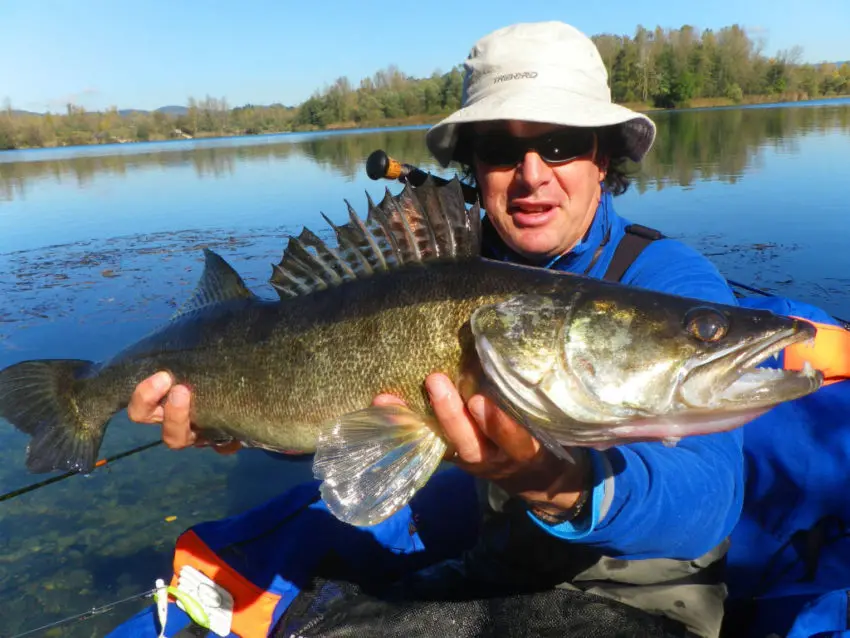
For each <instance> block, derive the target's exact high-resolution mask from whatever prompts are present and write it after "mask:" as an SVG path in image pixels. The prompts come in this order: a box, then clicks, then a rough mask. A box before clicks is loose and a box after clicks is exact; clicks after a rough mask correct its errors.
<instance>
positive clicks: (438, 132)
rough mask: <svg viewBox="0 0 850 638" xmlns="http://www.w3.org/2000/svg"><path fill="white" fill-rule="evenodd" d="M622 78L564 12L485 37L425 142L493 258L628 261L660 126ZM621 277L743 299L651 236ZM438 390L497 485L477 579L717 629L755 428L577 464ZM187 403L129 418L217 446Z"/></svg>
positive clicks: (431, 383) (436, 383) (434, 386)
mask: <svg viewBox="0 0 850 638" xmlns="http://www.w3.org/2000/svg"><path fill="white" fill-rule="evenodd" d="M607 79H608V78H607V72H606V70H605V67H604V65H603V62H602V60H601V58H600V56H599V53H598V51H597V49H596V47H595V45H594V44H593V42H592V41H591V40H590V39H589V38H587V37H586V36H585V35H584V34H582V33H580V32H579V31H577V30H576V29H574V28H573V27H571V26H569V25H566V24H563V23H558V22H547V23H539V24H518V25H514V26H510V27H507V28H504V29H499V30H497V31H495V32H494V33H491V34H490V35H488V36H486V37H484V38H483V39H481V40H480V41H479V42H478V43H476V45H475V46H474V47H473V49H472V51H471V53H470V56H469V58H468V59H467V61H466V76H465V82H464V94H463V100H462V107H461V108H460V109H459V110H458V111H457V112H455V113H453V114H452V115H450V116H449V117H447V118H446V119H444V120H443V121H441V122H440V123H438V124H437V125H436V126H434V127H433V128H432V129H431V130H430V131H429V132H428V134H427V137H426V142H427V144H428V147H429V149H430V150H431V152H432V153H433V154H434V156H435V157H436V158H437V160H438V161H440V163H441V164H442V165H444V166H447V165H448V164H449V163H450V162H451V161H452V160H454V161H458V162H460V163H461V164H463V165H465V166H467V167H468V172H469V174H470V175H471V176H472V177H474V180H475V183H476V185H477V188H478V189H479V190H480V193H481V198H482V205H483V207H484V208H485V210H486V213H487V215H486V219H485V224H484V226H485V236H486V246H485V253H486V254H487V256H490V257H493V258H497V259H504V260H509V261H516V262H521V263H526V264H531V265H535V266H539V267H543V268H555V269H559V270H565V271H570V272H576V273H581V274H586V275H589V276H591V277H603V276H605V275H606V272H608V271H609V267H611V266H612V265H615V266H616V265H619V264H617V263H615V259H614V255H615V251H616V249H617V246H618V245H619V242H620V241H621V240H622V239H623V237H624V236H625V234H626V226H627V225H628V222H626V220H624V219H623V218H621V217H620V216H619V215H618V214H617V213H616V212H615V210H614V206H613V197H614V196H615V195H617V194H620V193H622V192H624V191H625V188H626V187H627V185H628V180H627V178H626V176H625V173H624V172H623V170H622V165H623V163H624V162H625V160H626V159H631V160H633V161H636V162H639V161H640V160H641V159H642V158H643V156H644V155H645V154H646V153H647V152H648V151H649V149H650V148H651V146H652V143H653V141H654V138H655V126H654V124H653V123H652V121H651V120H650V119H649V118H647V117H646V116H644V115H641V114H638V113H636V112H633V111H630V110H628V109H625V108H623V107H620V106H617V105H614V104H612V103H611V99H610V90H609V87H608V84H607ZM620 280H621V281H622V282H623V283H626V284H630V285H634V286H640V287H645V288H651V289H656V290H661V291H664V292H669V293H673V294H679V295H683V296H690V297H696V298H703V299H707V300H711V301H717V302H723V303H729V304H734V303H736V302H735V297H734V295H733V294H732V292H731V290H730V289H729V288H728V286H727V284H726V282H725V280H724V279H723V278H722V277H721V275H720V274H719V273H718V272H717V270H716V268H715V267H714V266H713V265H712V264H711V263H710V262H709V261H708V260H706V259H705V258H703V257H702V256H700V255H699V254H697V253H696V252H694V251H693V250H691V249H690V248H688V247H687V246H685V245H684V244H681V243H679V242H676V241H673V240H669V239H662V240H658V241H655V242H653V243H652V244H650V245H649V246H647V247H646V248H645V249H644V250H643V252H642V253H640V254H639V255H638V256H637V257H636V258H635V259H634V261H633V263H631V264H630V265H629V266H628V268H626V269H625V272H624V273H622V276H621V277H620ZM425 384H426V389H427V391H428V393H429V396H430V399H431V403H432V406H433V408H434V412H435V414H436V417H437V419H438V420H439V422H440V424H441V426H442V427H443V430H444V433H445V435H446V437H447V439H448V440H449V441H450V443H451V444H452V446H453V448H454V449H455V450H456V451H457V454H456V457H455V458H453V462H454V463H455V464H456V465H457V466H459V467H460V468H462V469H463V470H465V471H466V472H468V473H469V474H472V475H473V476H475V477H477V478H479V479H481V485H482V486H483V487H484V488H485V491H484V492H482V498H481V499H480V503H481V506H482V509H483V510H484V517H485V521H486V525H485V527H484V530H485V531H484V533H483V534H482V539H481V541H480V542H479V544H478V545H477V546H476V548H475V549H474V550H473V551H472V552H471V553H470V554H469V556H467V560H465V561H464V568H463V569H465V570H466V574H467V576H469V577H470V578H480V579H482V580H488V581H494V580H495V581H499V580H502V581H503V582H506V583H507V582H518V581H526V580H527V581H546V582H547V583H550V584H551V585H560V586H562V587H570V588H577V589H583V590H585V591H589V592H592V593H596V594H599V595H601V596H604V597H608V598H613V599H615V600H619V601H621V602H625V603H626V604H628V605H632V606H634V607H638V608H640V609H644V610H647V611H650V612H652V613H661V614H664V615H666V616H667V617H669V618H671V619H673V620H675V621H677V622H679V623H680V624H681V626H683V627H687V628H688V629H689V630H690V631H692V632H693V633H695V634H697V635H702V636H716V635H718V633H719V630H720V622H721V618H722V604H723V598H724V595H725V588H724V586H723V584H722V582H721V579H720V578H718V577H717V576H716V574H715V573H714V570H715V569H716V567H717V566H718V565H719V562H718V561H719V559H720V558H722V556H723V554H724V552H725V544H724V539H725V538H726V537H727V536H728V534H729V533H730V532H731V530H732V528H733V527H734V525H735V523H736V521H737V520H738V516H739V514H740V510H741V505H742V494H743V457H742V451H741V447H742V434H741V432H740V430H737V431H732V432H725V433H718V434H712V435H707V436H697V437H690V438H686V439H684V440H682V441H681V442H680V443H679V444H678V445H677V446H676V447H673V448H667V447H665V446H663V445H662V444H660V443H635V444H630V445H624V446H621V447H618V448H614V449H611V450H608V451H606V452H596V451H586V452H583V453H579V451H576V453H575V456H576V458H577V462H576V463H575V464H574V465H568V466H565V465H564V464H562V463H561V462H559V461H558V460H557V459H556V458H555V457H554V455H552V454H551V453H550V452H548V451H547V450H545V449H544V448H542V447H541V446H540V444H539V443H538V442H537V441H536V439H534V438H532V437H531V436H530V435H529V434H528V432H527V431H526V430H525V429H524V428H522V427H521V426H519V425H518V424H516V423H515V422H514V421H512V420H511V419H510V418H508V417H507V416H506V415H505V414H504V413H502V412H501V411H499V410H498V409H497V408H496V407H495V406H494V405H493V404H491V403H489V402H488V401H487V400H486V399H485V398H484V397H482V396H474V397H472V398H470V399H469V401H468V402H466V403H464V401H463V400H462V399H461V397H460V394H459V393H458V390H457V388H455V386H454V384H453V383H452V382H451V380H450V379H448V378H447V377H445V376H444V375H441V374H434V375H431V376H430V377H428V378H427V379H426V380H425ZM165 396H168V401H167V402H166V404H165V407H161V406H160V400H161V399H162V398H163V397H165ZM190 399H191V398H190V396H189V393H188V391H187V390H186V389H185V388H183V387H180V386H175V387H171V380H170V378H169V377H168V376H167V375H165V374H160V375H155V376H154V377H151V378H150V379H148V380H147V381H145V382H143V383H141V384H140V385H139V387H138V388H137V390H136V392H135V393H134V395H133V398H132V401H131V403H130V406H129V409H128V412H129V415H130V418H131V419H133V420H135V421H139V422H146V423H157V422H159V423H162V427H163V440H164V441H165V442H166V444H167V445H169V446H170V447H173V448H180V447H186V446H188V445H193V444H194V445H203V444H204V442H203V441H199V440H198V437H197V434H196V433H195V432H194V431H193V430H192V428H191V425H190V422H189V405H190ZM393 401H398V399H397V398H395V397H392V396H389V395H382V396H379V397H376V398H375V402H376V403H387V402H393ZM237 448H238V444H237V445H235V446H229V447H227V448H224V449H222V450H220V451H223V452H232V451H235V449H237Z"/></svg>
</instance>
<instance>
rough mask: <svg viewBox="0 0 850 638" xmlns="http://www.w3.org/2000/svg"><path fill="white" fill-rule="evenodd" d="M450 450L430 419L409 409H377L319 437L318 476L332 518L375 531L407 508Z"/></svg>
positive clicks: (345, 419) (346, 419)
mask: <svg viewBox="0 0 850 638" xmlns="http://www.w3.org/2000/svg"><path fill="white" fill-rule="evenodd" d="M445 451H446V444H445V442H444V441H443V440H442V439H441V438H440V436H439V435H438V434H437V431H436V429H435V428H434V427H432V425H431V424H430V423H429V420H428V418H427V417H424V416H422V415H421V414H417V413H416V412H414V411H413V410H411V409H409V408H406V407H403V406H372V407H369V408H366V409H364V410H360V411H358V412H352V413H351V414H346V415H344V416H343V417H341V418H340V419H339V420H338V421H337V422H336V423H333V424H331V425H330V426H328V427H327V428H326V429H324V430H322V431H321V432H320V433H319V440H318V444H317V450H316V456H315V460H314V461H313V474H314V475H315V477H316V478H317V479H322V480H323V483H322V486H321V494H322V498H323V499H324V501H325V503H326V504H327V506H328V509H329V510H330V512H331V513H332V514H333V515H334V516H336V517H337V518H338V519H340V520H341V521H344V522H346V523H350V524H352V525H375V524H376V523H380V522H381V521H382V520H384V519H385V518H387V517H389V516H391V515H392V514H393V513H395V512H396V511H398V510H399V509H401V508H402V507H404V506H405V505H406V504H407V502H408V501H410V499H411V498H412V497H413V495H414V494H415V493H416V492H417V490H419V488H421V487H422V486H423V485H425V483H427V482H428V479H429V478H431V475H432V474H433V473H434V472H435V471H436V469H437V467H438V466H439V465H440V462H441V461H442V459H443V454H445Z"/></svg>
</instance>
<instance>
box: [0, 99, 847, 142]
mask: <svg viewBox="0 0 850 638" xmlns="http://www.w3.org/2000/svg"><path fill="white" fill-rule="evenodd" d="M848 98H850V94H849V95H830V96H825V97H817V98H808V97H806V98H801V99H798V98H796V97H794V98H792V97H789V98H785V99H783V98H781V97H780V98H777V97H776V96H770V95H753V96H745V97H744V98H743V99H742V100H740V101H734V100H731V99H729V98H724V97H715V98H697V99H694V100H691V101H690V103H688V104H687V105H686V106H681V107H672V108H662V107H656V106H652V105H651V104H647V103H642V102H638V103H635V102H625V103H622V104H621V106H624V107H627V108H630V109H632V110H634V111H637V112H639V113H676V112H685V111H690V110H708V109H721V108H724V109H726V108H736V107H739V108H744V107H748V106H780V105H788V104H800V105H805V104H807V103H810V102H824V101H832V100H836V101H837V100H846V99H848ZM90 113H93V114H96V113H98V111H90ZM449 114H450V111H447V112H445V113H439V114H434V115H411V116H407V117H399V118H384V119H381V120H372V121H362V122H335V123H332V124H329V125H328V126H325V127H316V126H314V127H306V126H299V127H294V128H292V129H289V130H279V131H264V132H262V133H247V132H245V131H233V132H228V131H219V132H215V133H213V132H209V133H201V134H198V135H194V136H191V135H186V134H183V135H181V136H174V137H165V136H151V137H150V138H149V139H145V140H120V139H112V140H108V141H92V142H89V143H83V144H45V145H41V146H20V147H17V148H14V149H3V150H0V154H2V153H7V152H12V153H14V152H16V151H27V150H38V149H57V148H73V147H80V148H84V147H93V146H109V145H115V144H121V145H136V144H148V143H153V142H181V141H191V140H209V139H226V138H233V137H262V136H266V135H286V134H300V133H322V132H334V131H341V132H342V131H345V132H353V131H359V130H362V131H366V130H379V129H389V128H398V127H413V126H430V125H432V124H436V123H437V122H439V121H440V120H441V119H443V118H444V117H446V116H448V115H449ZM15 117H40V115H39V116H15Z"/></svg>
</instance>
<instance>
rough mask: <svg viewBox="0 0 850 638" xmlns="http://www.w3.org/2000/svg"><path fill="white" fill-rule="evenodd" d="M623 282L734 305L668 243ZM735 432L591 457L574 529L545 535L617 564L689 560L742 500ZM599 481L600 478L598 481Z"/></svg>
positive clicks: (732, 519) (728, 525)
mask: <svg viewBox="0 0 850 638" xmlns="http://www.w3.org/2000/svg"><path fill="white" fill-rule="evenodd" d="M623 282H624V283H628V284H630V285H634V286H639V287H642V288H650V289H653V290H661V291H663V292H669V293H671V294H676V295H681V296H685V297H694V298H698V299H704V300H707V301H715V302H721V303H728V304H734V305H737V302H736V299H735V295H734V293H733V292H732V291H731V289H730V288H729V286H728V285H727V283H726V281H725V279H723V277H722V276H721V275H720V273H719V272H718V270H717V269H716V267H715V266H714V265H713V264H712V263H711V262H710V261H708V259H706V258H705V257H703V256H702V255H700V254H699V253H698V252H696V251H695V250H693V249H691V248H689V247H687V246H686V245H684V244H682V243H680V242H677V241H674V240H659V241H657V242H654V243H653V244H651V245H650V246H648V247H647V248H646V249H645V250H644V251H643V253H642V254H641V255H640V257H639V258H638V259H637V260H636V261H635V263H634V264H632V266H631V268H630V269H629V270H628V271H627V272H626V274H625V275H624V277H623ZM742 447H743V431H742V428H737V429H735V430H732V431H730V432H721V433H716V434H708V435H702V436H693V437H686V438H684V439H682V440H681V441H679V442H678V443H677V444H676V446H675V447H665V446H664V444H662V443H632V444H628V445H623V446H619V447H616V448H612V449H609V450H606V451H605V452H596V451H593V452H592V453H591V458H592V461H593V474H594V479H595V482H594V484H595V489H594V490H593V493H592V494H591V496H590V498H589V500H588V503H587V505H586V506H585V507H586V508H587V510H588V514H587V515H586V516H582V517H580V522H577V523H576V524H572V523H562V524H559V525H548V524H546V523H544V522H543V521H540V520H539V519H537V518H535V517H534V516H532V520H534V521H535V522H536V523H537V524H538V525H539V526H540V527H542V528H543V529H545V530H547V531H548V532H549V533H551V534H553V535H555V536H558V537H560V538H563V539H565V540H569V541H571V542H573V543H582V544H585V545H588V546H593V547H595V548H597V549H599V550H600V551H602V552H603V553H604V554H607V555H609V556H617V557H621V558H624V559H641V558H673V559H682V560H688V559H694V558H697V557H699V556H701V555H703V554H705V553H706V552H708V551H709V550H711V549H712V548H713V547H715V546H716V545H718V544H719V543H720V542H721V541H723V539H724V538H726V537H727V536H728V535H729V534H730V533H731V531H732V528H733V527H734V525H735V524H736V522H737V520H738V517H739V515H740V512H741V508H742V504H743V494H744V458H743V451H742ZM606 477H607V478H606Z"/></svg>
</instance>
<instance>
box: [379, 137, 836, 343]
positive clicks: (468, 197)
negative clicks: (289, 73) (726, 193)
mask: <svg viewBox="0 0 850 638" xmlns="http://www.w3.org/2000/svg"><path fill="white" fill-rule="evenodd" d="M366 174H367V175H368V176H369V177H370V178H371V179H373V180H375V181H377V180H380V179H389V180H396V181H399V182H401V183H403V184H405V183H407V184H410V185H411V186H421V185H422V184H424V183H425V180H426V179H428V178H429V177H430V178H431V179H432V180H434V181H435V182H436V183H437V184H438V185H440V186H444V185H446V184H448V183H449V180H447V179H444V178H442V177H440V176H438V175H434V174H433V173H428V172H426V171H423V170H422V169H421V168H418V167H416V166H413V165H412V164H406V163H403V162H400V161H398V160H396V159H394V158H392V157H390V156H389V155H387V153H386V152H385V151H383V150H381V149H378V150H375V151H372V153H371V154H370V155H369V157H368V158H367V159H366ZM460 187H461V190H462V191H463V198H464V200H465V201H466V203H467V204H469V205H470V206H471V205H473V204H475V202H476V201H478V191H477V190H476V189H474V188H473V187H472V186H470V185H469V184H465V183H463V182H460ZM726 281H727V282H729V285H730V286H733V287H735V288H740V289H741V290H746V291H747V292H751V293H753V294H757V295H762V296H763V297H775V296H776V295H775V294H773V293H771V292H767V291H766V290H762V289H760V288H756V287H755V286H750V285H747V284H744V283H741V282H740V281H735V280H733V279H728V278H727V279H726ZM832 317H833V319H835V320H836V321H838V322H839V323H841V324H842V325H843V327H844V328H845V329H847V330H850V321H847V320H846V319H841V318H840V317H836V316H835V315H833V316H832Z"/></svg>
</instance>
